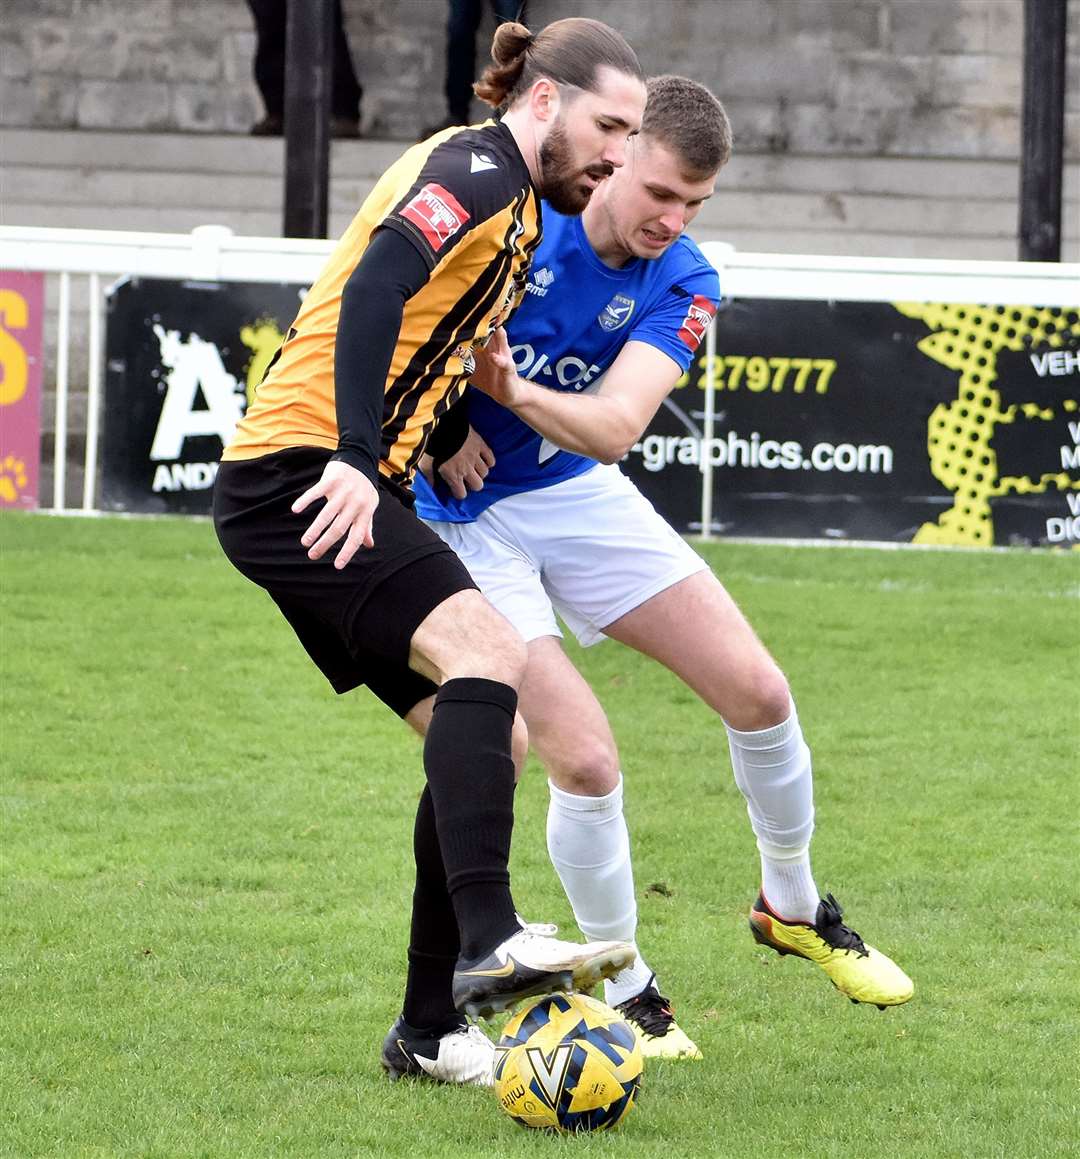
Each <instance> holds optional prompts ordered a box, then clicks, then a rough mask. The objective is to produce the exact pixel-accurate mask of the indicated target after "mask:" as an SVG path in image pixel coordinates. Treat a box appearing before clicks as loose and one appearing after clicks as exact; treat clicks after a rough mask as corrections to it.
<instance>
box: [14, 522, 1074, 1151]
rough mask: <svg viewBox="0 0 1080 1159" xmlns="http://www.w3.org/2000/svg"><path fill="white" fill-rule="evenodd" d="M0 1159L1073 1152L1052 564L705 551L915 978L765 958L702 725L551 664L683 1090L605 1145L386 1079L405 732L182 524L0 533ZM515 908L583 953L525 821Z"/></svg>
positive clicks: (1003, 556)
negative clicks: (843, 979)
mask: <svg viewBox="0 0 1080 1159" xmlns="http://www.w3.org/2000/svg"><path fill="white" fill-rule="evenodd" d="M0 536H2V541H0V542H2V550H3V556H2V568H3V572H2V588H3V591H2V595H3V601H2V603H3V619H2V637H0V649H2V665H3V667H2V695H3V702H2V712H3V715H2V737H0V753H2V762H3V774H2V784H0V789H2V802H3V814H2V830H0V931H2V936H0V983H2V1000H0V1156H4V1157H8V1156H11V1157H18V1159H30V1157H36V1156H46V1155H48V1156H62V1157H64V1159H80V1157H91V1156H92V1157H102V1159H112V1157H124V1159H127V1157H135V1156H138V1157H143V1159H151V1157H154V1159H157V1157H160V1159H180V1157H184V1159H186V1157H189V1156H190V1157H195V1156H201V1157H209V1159H218V1157H221V1159H234V1157H241V1156H245V1157H247V1156H250V1157H259V1159H266V1157H269V1156H290V1157H300V1159H305V1157H309V1156H310V1157H312V1159H314V1157H316V1156H317V1157H319V1159H336V1157H339V1156H361V1155H363V1156H367V1155H372V1156H383V1155H385V1156H402V1157H406V1156H407V1157H410V1159H411V1157H413V1156H417V1155H422V1156H443V1155H446V1156H455V1157H457V1156H462V1157H465V1156H469V1157H471V1156H476V1157H478V1159H491V1157H493V1156H498V1157H501V1156H508V1155H513V1156H518V1155H521V1156H526V1157H531V1156H539V1155H549V1154H552V1153H555V1154H559V1155H562V1154H566V1153H568V1152H569V1151H570V1150H572V1151H573V1153H574V1154H575V1155H589V1156H607V1155H612V1156H614V1155H616V1154H617V1155H619V1156H624V1157H637V1156H661V1155H663V1156H670V1155H672V1154H681V1155H691V1156H699V1155H700V1156H722V1157H727V1156H732V1157H735V1156H761V1157H763V1159H775V1157H776V1156H780V1155H783V1156H830V1157H835V1156H838V1155H839V1156H851V1157H852V1159H866V1157H872V1156H888V1157H889V1159H897V1157H906V1156H927V1157H935V1159H937V1157H941V1156H964V1157H965V1159H970V1157H973V1156H1009V1157H1010V1159H1013V1157H1016V1156H1032V1157H1036V1156H1037V1157H1043V1156H1058V1155H1060V1156H1064V1155H1072V1154H1075V1148H1076V1140H1077V1123H1078V1122H1080V1098H1078V1094H1077V1092H1078V1089H1080V1083H1078V1079H1080V1073H1078V1066H1077V1053H1076V1044H1077V1042H1078V1041H1080V976H1078V974H1077V961H1078V958H1080V954H1078V950H1080V942H1078V938H1077V928H1078V919H1080V912H1078V909H1080V906H1078V896H1080V891H1078V889H1077V884H1076V883H1077V867H1078V862H1080V858H1078V853H1080V839H1078V829H1077V817H1078V804H1080V792H1078V788H1077V772H1078V760H1077V756H1078V750H1077V735H1078V721H1080V692H1078V687H1080V683H1078V677H1080V665H1078V644H1080V602H1078V581H1080V558H1078V557H1077V556H1076V555H1075V554H1073V555H1050V554H1045V553H1030V554H1024V553H1017V554H1013V553H959V552H957V553H937V552H934V553H930V552H921V551H911V552H907V551H904V552H881V551H865V550H835V549H805V548H804V549H787V548H783V547H768V546H761V547H757V546H736V545H730V544H728V545H725V544H716V545H709V546H707V547H705V548H704V549H703V550H704V553H705V554H706V555H707V557H708V558H709V560H710V561H711V562H712V564H713V566H714V568H715V569H716V571H717V573H718V574H719V575H720V576H721V577H722V578H723V579H724V581H725V582H726V583H727V585H728V587H729V588H730V590H731V591H732V592H733V594H734V595H735V597H736V598H737V599H738V600H739V602H740V603H741V605H742V606H743V608H744V609H745V610H746V612H747V613H748V615H749V616H750V618H751V620H752V621H753V622H754V623H755V625H756V626H757V627H758V629H759V631H760V633H761V635H762V636H763V638H764V639H765V641H766V643H767V644H768V645H769V646H770V647H771V648H772V650H773V651H774V653H775V654H776V655H777V657H778V658H779V660H780V662H781V664H782V665H783V666H784V668H785V670H786V672H787V673H788V676H789V678H790V679H791V682H792V686H793V688H794V691H795V694H796V697H797V700H798V703H799V708H800V715H801V717H802V720H803V723H804V726H805V729H806V732H807V736H808V739H809V741H810V743H811V746H812V748H813V750H814V757H815V775H816V792H817V806H818V830H817V836H816V838H815V842H814V864H815V871H816V876H817V879H818V884H819V885H820V886H821V887H822V889H823V890H824V889H827V890H832V891H833V892H834V893H836V894H837V896H838V897H839V898H840V900H841V902H842V903H843V905H844V906H845V909H846V914H847V917H848V919H849V920H850V921H851V924H852V925H854V926H855V928H857V929H858V930H859V931H860V932H861V933H862V934H863V935H864V936H865V937H866V938H867V940H869V941H871V942H873V943H874V944H876V945H877V946H879V947H880V948H881V949H883V950H884V951H886V952H887V953H889V954H891V955H892V956H894V957H895V958H896V959H897V960H898V961H899V962H900V963H901V964H902V965H903V966H904V967H905V968H906V969H907V970H908V972H909V973H910V974H911V975H912V976H913V978H914V979H915V983H916V996H915V999H914V1001H913V1002H911V1003H910V1004H909V1005H907V1006H905V1007H901V1008H897V1009H893V1010H889V1011H886V1012H884V1013H879V1012H878V1011H877V1010H876V1009H873V1008H866V1007H855V1006H852V1005H850V1004H849V1003H848V1002H847V1001H846V1000H845V999H843V998H842V997H841V996H840V995H839V994H838V993H837V992H836V991H834V990H833V988H832V987H831V986H830V985H829V983H828V981H827V980H826V978H825V976H824V975H823V974H822V973H821V972H820V971H819V970H818V969H817V968H816V967H814V966H812V965H810V964H809V963H806V962H801V961H797V960H795V959H792V958H785V959H780V958H778V957H776V956H775V955H772V954H770V953H768V952H767V951H765V950H763V949H762V948H760V947H758V946H756V945H755V944H754V943H753V942H752V940H751V939H750V936H749V932H748V930H747V927H746V911H747V908H748V906H749V904H750V902H751V901H752V900H753V897H754V893H755V889H756V883H757V863H756V854H755V851H754V846H753V840H752V836H751V834H750V830H749V826H748V824H747V821H746V816H745V810H744V806H743V803H742V799H741V797H740V796H739V795H738V793H737V791H736V789H735V786H734V783H733V781H732V778H731V773H730V770H729V766H728V760H727V754H726V745H725V741H724V735H723V730H722V728H721V727H720V725H719V723H718V722H717V721H716V720H715V719H712V718H711V716H710V714H709V713H708V711H707V710H706V709H704V707H703V706H701V705H700V704H699V703H698V702H697V701H696V699H695V698H694V697H693V695H692V694H691V693H690V692H688V691H687V690H686V689H684V688H683V687H682V686H681V685H679V684H678V682H677V681H675V680H674V679H673V678H672V677H671V676H669V675H668V674H667V673H666V672H664V671H663V670H661V669H659V668H657V667H656V666H654V665H652V664H651V663H649V662H647V661H645V660H643V659H642V658H641V657H638V656H636V655H634V654H632V653H630V652H628V651H626V650H624V649H622V648H620V647H619V646H617V645H615V644H610V643H609V644H605V645H602V646H600V647H598V648H594V649H590V650H588V651H587V652H584V653H582V652H580V651H579V650H577V649H574V648H571V652H572V654H573V655H574V658H575V659H576V660H577V661H578V662H579V663H580V664H581V665H582V667H583V669H584V671H585V673H586V675H587V676H588V678H589V679H590V681H591V682H592V684H593V686H594V687H595V688H596V689H597V691H598V693H599V695H600V697H601V699H602V701H603V702H604V704H605V707H606V708H607V710H608V712H609V714H610V716H611V718H612V722H613V725H614V728H615V734H616V737H617V738H618V739H619V741H620V745H621V753H622V761H623V768H624V770H625V773H626V779H627V812H628V817H629V821H630V826H631V832H632V834H633V837H634V842H635V857H636V873H637V885H638V895H639V906H640V920H641V924H640V941H641V945H642V948H643V951H644V952H645V954H646V956H647V957H648V958H649V960H650V962H651V964H652V965H653V966H654V967H655V968H656V969H657V970H658V971H659V972H660V977H661V985H662V988H663V990H664V992H665V993H667V994H669V995H670V996H671V998H672V999H673V1000H674V1002H675V1003H676V1007H677V1010H678V1012H679V1015H680V1020H681V1021H682V1023H683V1025H684V1026H685V1028H686V1029H687V1030H688V1032H689V1033H690V1034H691V1035H692V1036H693V1037H694V1038H695V1039H696V1040H697V1042H698V1043H699V1045H700V1046H701V1048H702V1050H703V1051H704V1053H705V1060H704V1061H703V1062H701V1063H696V1064H695V1063H665V1064H652V1065H650V1066H649V1067H648V1068H647V1071H646V1076H645V1085H644V1089H643V1093H642V1096H641V1099H640V1102H639V1105H638V1106H637V1107H636V1108H635V1109H634V1110H633V1111H632V1112H631V1114H630V1116H629V1117H628V1119H627V1120H626V1122H625V1123H624V1124H623V1126H622V1127H620V1128H619V1129H618V1130H617V1131H616V1132H615V1133H613V1134H611V1135H606V1136H603V1135H602V1136H595V1137H582V1138H576V1139H570V1138H550V1137H546V1136H541V1135H535V1134H531V1133H527V1132H524V1131H522V1130H521V1129H519V1128H517V1127H516V1126H514V1125H513V1124H512V1123H511V1122H510V1121H509V1120H507V1119H506V1118H504V1117H503V1116H502V1115H501V1113H500V1112H499V1110H498V1107H497V1105H496V1104H495V1101H494V1099H493V1098H492V1096H491V1095H490V1093H488V1092H484V1091H480V1090H475V1089H448V1088H441V1087H438V1086H436V1085H423V1084H420V1083H410V1082H401V1083H398V1084H395V1085H391V1084H389V1083H387V1082H386V1080H385V1078H384V1076H383V1074H382V1072H381V1070H380V1069H379V1066H378V1048H379V1044H380V1042H381V1039H382V1036H383V1034H384V1033H385V1031H386V1028H387V1027H388V1026H389V1024H390V1022H391V1021H392V1019H393V1018H394V1016H395V1015H396V1013H397V1011H398V1009H399V1002H400V987H401V981H402V978H403V971H404V946H405V942H406V937H407V929H408V901H409V894H410V869H409V848H410V844H409V842H410V837H409V835H410V832H411V821H412V814H413V811H414V808H415V802H416V798H417V794H418V793H419V791H420V787H421V772H420V752H419V745H418V742H417V741H415V740H414V739H413V738H412V737H411V736H410V735H408V734H407V733H406V731H405V730H404V728H403V727H402V726H401V725H400V724H399V723H398V722H397V721H396V720H395V719H394V718H393V717H392V716H391V715H390V714H389V713H388V712H387V711H386V710H384V709H383V708H382V707H381V706H380V705H379V704H378V703H377V702H376V701H374V700H373V699H372V698H370V697H369V696H368V694H367V693H363V692H361V693H357V694H353V695H351V696H349V697H346V698H344V699H342V700H338V699H337V698H335V697H334V696H333V695H332V693H331V692H330V691H329V689H328V688H327V687H326V686H325V685H324V684H323V683H322V678H321V677H320V676H319V675H318V673H317V672H316V671H315V670H314V669H313V667H312V666H311V665H310V664H309V663H308V662H307V660H306V658H305V657H304V656H303V655H302V654H301V652H300V651H299V649H298V646H297V645H296V643H295V642H294V640H293V639H292V637H291V634H290V632H289V629H288V627H287V625H286V624H285V623H284V621H282V620H281V619H280V617H278V615H277V613H276V612H275V610H274V609H273V607H272V606H271V604H270V602H269V601H268V600H267V599H266V598H265V597H264V596H263V595H262V594H261V593H259V592H258V591H257V590H256V589H255V588H253V587H251V586H250V585H248V584H247V583H246V582H245V581H244V580H242V579H241V578H240V577H239V576H238V575H237V574H236V573H235V572H233V571H232V569H231V568H230V567H229V565H228V564H227V563H226V561H225V560H224V558H223V557H222V556H221V555H220V553H219V551H218V548H217V545H216V543H215V541H214V536H213V532H212V530H211V528H210V526H209V525H208V524H207V523H205V522H195V521H180V520H161V521H135V520H119V519H102V520H93V521H89V520H78V519H54V518H45V517H25V516H15V515H5V516H4V517H3V518H2V519H0ZM517 806H518V811H517V826H516V829H515V841H514V860H513V872H514V883H515V896H516V898H517V900H518V903H519V905H520V906H521V908H522V909H523V910H524V911H525V912H526V914H527V915H528V916H529V917H530V918H532V919H533V920H538V921H539V920H544V921H549V920H554V921H558V922H559V923H560V924H561V925H562V926H563V928H564V930H568V929H570V928H572V921H571V918H570V913H569V907H568V905H567V903H566V901H565V899H564V898H563V897H562V895H561V892H560V890H559V887H558V883H557V881H556V879H555V877H554V874H553V872H552V871H551V870H550V868H549V866H548V863H547V857H546V853H545V850H544V837H543V832H544V814H545V809H546V790H545V787H544V783H543V777H542V775H541V774H540V771H539V769H538V768H537V767H536V766H535V765H534V766H533V767H532V768H531V769H530V772H529V773H528V774H527V777H526V779H525V781H524V782H523V784H522V786H521V787H520V789H519V792H518V801H517Z"/></svg>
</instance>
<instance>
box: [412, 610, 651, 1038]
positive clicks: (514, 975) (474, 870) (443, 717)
mask: <svg viewBox="0 0 1080 1159" xmlns="http://www.w3.org/2000/svg"><path fill="white" fill-rule="evenodd" d="M409 662H410V666H411V667H413V668H414V669H415V670H416V671H418V672H420V673H421V674H422V675H425V676H427V677H428V678H429V679H431V680H433V681H435V682H436V683H438V685H439V691H438V693H437V694H436V695H435V698H434V704H433V708H432V711H431V715H430V721H429V723H428V727H427V735H426V740H425V745H424V765H425V769H426V771H427V777H428V793H429V796H430V803H431V809H430V819H429V821H425V819H424V817H423V816H422V812H423V805H424V801H423V799H422V800H421V811H420V812H418V815H417V817H418V819H417V826H418V833H419V832H420V829H421V825H423V833H422V839H421V838H418V839H417V841H416V842H415V843H414V845H415V849H416V853H417V871H418V872H417V882H418V889H419V888H420V886H421V884H422V882H426V881H435V880H436V879H438V878H439V877H442V878H443V879H444V880H445V890H446V894H447V895H448V898H449V902H450V904H451V905H452V907H453V914H454V917H455V919H456V923H457V929H458V933H459V935H460V946H459V954H458V958H457V962H456V966H455V968H454V970H453V976H452V997H453V1005H454V1006H455V1007H456V1008H457V1009H458V1010H460V1011H464V1012H466V1013H469V1014H472V1015H490V1014H491V1013H495V1012H498V1011H499V1010H503V1009H506V1007H507V1006H508V1005H509V1004H511V1003H512V1002H514V1001H516V1000H517V999H519V998H522V997H526V996H528V995H531V994H543V993H548V992H550V991H552V990H558V989H567V988H578V989H583V988H588V986H590V985H593V984H594V983H595V982H597V981H599V979H600V978H601V977H604V976H607V975H608V974H611V973H614V972H616V971H618V970H620V969H622V968H624V967H625V966H627V965H628V964H629V963H630V962H632V961H633V958H634V951H633V948H632V946H630V945H627V944H625V943H619V942H604V943H594V944H589V945H584V946H582V945H576V944H572V943H569V942H560V941H557V940H556V939H554V938H551V937H545V936H542V935H540V934H538V933H537V932H536V931H535V930H532V929H527V928H526V929H523V928H522V926H521V922H520V919H519V918H518V916H517V913H516V911H515V909H514V903H513V899H512V897H511V894H510V888H509V882H510V875H509V870H508V862H509V856H510V833H511V829H512V826H513V794H514V761H513V759H512V756H511V754H512V749H513V742H512V732H513V725H514V721H515V707H516V702H517V696H516V694H515V691H514V688H515V686H516V685H517V684H518V683H519V682H520V680H521V677H522V675H523V672H524V668H525V662H526V651H525V645H524V643H523V641H522V640H521V638H520V637H519V636H518V634H517V633H516V632H515V631H514V629H513V628H512V627H511V626H510V624H509V623H508V622H507V621H506V620H505V619H504V618H503V617H502V616H501V615H499V613H498V612H496V611H495V609H494V608H493V607H492V606H491V605H490V604H489V603H488V602H487V601H486V600H485V599H484V598H483V597H482V596H481V595H480V593H479V592H476V591H463V592H458V593H456V594H455V595H452V596H450V597H449V598H448V599H446V600H445V601H443V603H441V604H440V605H439V606H438V607H436V608H435V609H434V611H432V612H431V613H430V614H429V615H428V616H427V618H426V619H425V620H424V621H423V622H422V623H421V624H420V626H419V627H418V628H417V629H416V631H415V632H414V634H413V638H412V652H411V655H410V658H409ZM422 862H423V863H424V864H421V863H422ZM427 893H428V895H429V896H430V899H431V900H432V901H433V903H434V904H433V905H432V906H430V907H429V908H431V909H433V910H434V911H436V912H438V911H440V910H441V911H442V912H445V910H446V902H445V898H443V897H440V896H436V893H435V891H434V889H430V890H428V891H427ZM428 916H431V915H428ZM418 917H420V918H421V920H417V919H418ZM425 933H426V930H425V920H423V915H418V914H417V912H416V905H415V899H414V928H413V934H414V941H420V942H421V943H422V944H426V941H428V940H429V939H425V937H424V935H425Z"/></svg>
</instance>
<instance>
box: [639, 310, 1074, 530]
mask: <svg viewBox="0 0 1080 1159" xmlns="http://www.w3.org/2000/svg"><path fill="white" fill-rule="evenodd" d="M714 325H715V326H716V335H715V342H716V353H715V356H714V357H715V362H714V372H715V379H716V390H715V396H714V414H715V423H714V429H713V438H712V441H711V442H710V443H709V444H708V446H706V445H705V444H704V443H703V440H702V434H703V431H702V418H703V411H704V400H705V393H704V385H705V367H706V359H707V356H706V355H705V353H704V347H702V349H701V350H700V351H699V357H698V360H697V363H696V364H695V366H694V367H693V368H692V371H691V374H690V375H688V376H685V377H684V380H683V382H682V383H681V384H680V386H679V387H678V388H677V389H676V390H675V391H674V392H673V393H672V395H671V397H670V399H669V400H668V403H667V404H666V405H665V406H664V407H663V408H661V410H660V412H659V413H658V415H657V416H656V418H655V420H654V421H653V423H652V425H651V426H650V428H649V431H648V432H647V434H646V436H644V437H643V438H642V439H641V441H640V442H639V443H638V445H637V446H636V447H635V449H634V450H633V451H632V452H631V454H630V455H629V456H628V458H627V459H626V460H625V461H624V463H623V468H624V470H626V472H627V473H628V474H629V475H630V476H631V477H632V478H633V479H634V480H635V481H636V482H637V483H638V484H639V485H640V486H641V488H642V490H643V491H644V492H645V493H646V494H647V495H648V496H649V498H650V499H651V500H652V501H653V503H654V504H655V505H656V506H657V508H658V509H659V510H660V511H661V512H662V514H664V515H665V516H666V517H667V518H668V519H669V520H670V521H671V522H672V523H673V524H674V525H675V526H676V527H678V528H680V529H681V530H684V531H694V532H697V531H700V530H701V487H702V475H701V464H702V461H703V459H705V458H706V457H709V458H710V459H711V462H712V469H713V496H712V504H713V505H712V527H711V530H712V531H713V532H714V533H716V534H721V535H742V536H781V537H792V538H811V539H853V540H858V539H861V540H891V541H896V542H915V543H942V544H967V545H973V546H974V545H983V546H987V545H990V544H1048V543H1064V544H1071V543H1077V542H1080V405H1078V404H1080V308H1078V309H1072V310H1068V309H1061V308H1036V307H1029V306H979V305H944V304H929V303H905V302H896V303H888V302H824V301H782V300H773V299H768V300H766V299H758V300H748V299H743V300H737V301H728V302H726V303H725V304H724V306H723V308H722V309H721V310H720V311H719V312H718V314H717V318H716V322H715V323H714Z"/></svg>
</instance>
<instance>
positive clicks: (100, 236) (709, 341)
mask: <svg viewBox="0 0 1080 1159" xmlns="http://www.w3.org/2000/svg"><path fill="white" fill-rule="evenodd" d="M333 246H334V243H333V242H332V241H323V240H315V241H311V240H302V239H289V238H256V237H237V236H236V235H234V234H233V233H232V231H231V230H229V229H227V228H225V227H224V226H216V225H204V226H200V227H199V228H197V229H194V230H192V231H191V233H190V234H168V233H135V232H122V231H112V230H81V229H41V228H30V227H19V226H0V268H2V269H6V270H19V271H23V270H25V271H42V272H45V273H48V274H51V275H56V276H58V278H59V297H58V306H57V331H56V333H57V337H56V380H55V400H56V401H55V407H56V411H55V416H54V417H55V423H54V429H55V443H54V448H53V503H52V509H53V510H55V511H64V510H65V509H67V505H66V502H65V485H66V468H67V449H68V434H69V428H68V407H69V399H70V383H69V367H70V362H71V360H70V347H71V334H72V326H71V323H72V308H71V286H72V279H73V278H76V277H82V278H86V279H87V280H88V286H87V290H88V294H87V298H88V305H87V312H88V316H87V327H88V340H87V341H88V374H87V384H86V389H87V409H86V450H85V456H84V463H83V467H84V477H83V495H82V506H81V509H82V510H83V511H87V512H93V511H96V510H97V507H96V499H95V486H96V479H97V469H98V438H99V431H100V422H101V382H102V371H103V358H102V304H103V302H104V288H103V285H104V283H103V279H116V278H117V277H147V278H151V277H153V278H174V279H179V280H184V281H199V282H230V281H235V282H274V283H300V284H303V283H308V284H310V283H311V282H312V281H314V279H315V277H316V276H317V275H318V273H319V270H320V269H321V267H322V265H323V263H324V261H325V260H326V257H327V255H328V254H329V253H330V251H331V250H332V249H333ZM701 249H702V251H703V252H704V253H705V255H706V257H707V258H708V259H709V261H710V262H712V264H713V265H714V266H715V267H716V269H717V270H718V271H719V273H720V285H721V288H722V290H723V293H724V295H725V297H728V298H774V299H800V300H814V301H855V302H896V301H908V302H958V303H968V302H980V303H1006V304H1012V303H1023V304H1032V305H1039V306H1063V307H1076V306H1080V263H1061V264H1058V263H1049V262H996V261H995V262H989V261H964V262H960V261H956V262H954V261H941V260H924V259H912V258H849V257H829V256H819V255H790V254H766V253H740V252H738V251H736V250H735V249H733V248H732V247H731V246H727V245H724V244H723V243H721V242H705V243H703V244H702V246H701ZM715 341H716V340H715V328H710V330H709V332H708V335H707V337H706V349H705V353H706V355H707V356H708V357H707V358H706V360H705V366H706V368H707V369H706V375H705V398H704V419H703V428H704V429H703V436H704V438H705V439H712V437H713V425H714V416H715V393H716V391H715V383H714V381H713V375H714V366H715V358H714V357H712V356H713V355H714V354H715V352H716V348H715ZM712 494H713V487H712V467H711V465H710V464H709V463H708V461H706V462H704V463H703V464H702V490H701V525H702V528H703V530H704V533H705V534H708V528H709V527H710V526H711V524H712Z"/></svg>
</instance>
